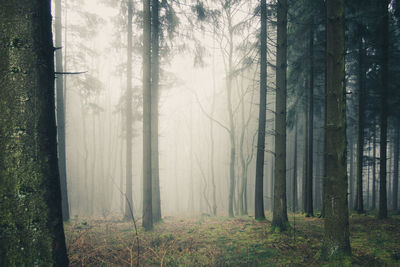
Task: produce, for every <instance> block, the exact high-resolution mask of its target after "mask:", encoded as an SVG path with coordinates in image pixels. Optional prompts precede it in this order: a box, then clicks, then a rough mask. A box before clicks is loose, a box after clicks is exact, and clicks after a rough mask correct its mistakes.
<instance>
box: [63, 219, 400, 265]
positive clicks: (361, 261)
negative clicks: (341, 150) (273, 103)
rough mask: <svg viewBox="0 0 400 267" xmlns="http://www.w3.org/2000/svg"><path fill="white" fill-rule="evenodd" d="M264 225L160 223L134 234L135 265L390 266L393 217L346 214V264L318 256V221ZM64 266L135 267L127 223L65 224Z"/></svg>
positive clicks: (398, 224)
mask: <svg viewBox="0 0 400 267" xmlns="http://www.w3.org/2000/svg"><path fill="white" fill-rule="evenodd" d="M271 216H272V214H271V213H266V217H267V219H266V220H264V221H256V220H254V219H253V218H252V217H249V216H242V217H237V218H228V217H211V216H208V215H203V216H199V217H195V218H191V217H166V218H164V219H163V221H162V222H160V223H158V224H156V225H155V227H154V230H153V231H152V232H144V231H142V229H139V232H138V237H139V247H140V254H139V255H140V258H139V265H140V266H323V265H325V264H326V265H332V264H333V265H334V264H342V265H341V266H397V265H399V264H400V243H399V242H398V241H399V240H400V216H399V215H395V216H391V217H390V219H387V220H385V221H383V222H381V221H378V220H377V219H376V218H375V216H373V215H371V214H368V215H356V214H353V215H350V242H351V247H352V257H351V258H345V259H340V260H339V261H330V262H327V261H324V260H322V259H321V257H320V250H321V240H322V236H323V219H320V218H317V217H314V218H305V217H304V216H303V215H302V214H296V215H293V214H290V213H289V221H290V224H291V228H290V230H289V231H287V232H284V233H278V232H272V231H271V221H270V220H271ZM65 232H66V239H67V249H68V254H69V258H70V265H71V266H136V264H137V262H138V256H137V255H138V252H137V237H136V234H135V231H134V228H133V225H132V222H122V221H105V220H101V219H99V220H87V221H86V220H83V219H79V218H76V219H73V220H71V221H70V222H68V223H67V224H66V227H65Z"/></svg>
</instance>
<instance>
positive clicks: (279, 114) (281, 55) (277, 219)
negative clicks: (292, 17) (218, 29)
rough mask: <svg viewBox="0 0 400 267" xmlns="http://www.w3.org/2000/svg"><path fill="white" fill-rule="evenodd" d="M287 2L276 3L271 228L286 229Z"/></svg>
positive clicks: (283, 0) (287, 222) (287, 225)
mask: <svg viewBox="0 0 400 267" xmlns="http://www.w3.org/2000/svg"><path fill="white" fill-rule="evenodd" d="M287 9H288V5H287V0H278V13H277V19H278V20H277V56H276V119H275V182H274V211H273V218H272V227H273V228H278V229H279V230H281V231H282V230H286V229H287V228H288V227H289V221H288V217H287V207H286V65H287Z"/></svg>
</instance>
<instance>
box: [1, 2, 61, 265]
mask: <svg viewBox="0 0 400 267" xmlns="http://www.w3.org/2000/svg"><path fill="white" fill-rule="evenodd" d="M0 38H1V44H2V45H1V46H0V58H1V61H0V88H1V90H0V199H1V201H0V210H1V212H0V266H67V265H68V258H67V252H66V246H65V238H64V230H63V224H62V212H61V190H60V176H59V170H58V158H57V130H56V120H55V108H54V107H55V103H54V102H55V99H54V61H53V58H54V48H53V44H52V33H51V13H50V1H43V0H42V1H39V0H29V1H28V0H16V1H1V3H0Z"/></svg>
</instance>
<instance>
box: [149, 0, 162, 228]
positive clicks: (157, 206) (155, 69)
mask: <svg viewBox="0 0 400 267" xmlns="http://www.w3.org/2000/svg"><path fill="white" fill-rule="evenodd" d="M158 5H159V4H158V0H152V22H153V23H152V31H151V34H152V42H151V48H152V55H151V98H152V99H151V103H152V104H151V108H152V110H151V123H152V124H151V137H152V140H151V149H152V160H151V163H152V164H151V168H152V173H151V174H152V179H153V182H152V187H153V189H152V194H153V196H152V198H153V205H152V208H153V221H154V222H159V221H161V198H160V171H159V162H158V161H159V153H158V102H159V101H158V99H159V73H160V71H159V69H160V66H159V21H158V20H159V8H158Z"/></svg>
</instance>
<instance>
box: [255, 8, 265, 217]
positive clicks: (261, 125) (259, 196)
mask: <svg viewBox="0 0 400 267" xmlns="http://www.w3.org/2000/svg"><path fill="white" fill-rule="evenodd" d="M260 39H261V47H260V55H261V58H260V107H259V114H258V138H257V160H256V185H255V187H256V188H255V200H254V201H255V202H254V205H255V211H254V215H255V218H256V219H265V215H264V192H263V187H264V185H263V181H264V155H265V151H264V150H265V120H266V112H267V110H266V109H267V3H266V0H261V35H260Z"/></svg>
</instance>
